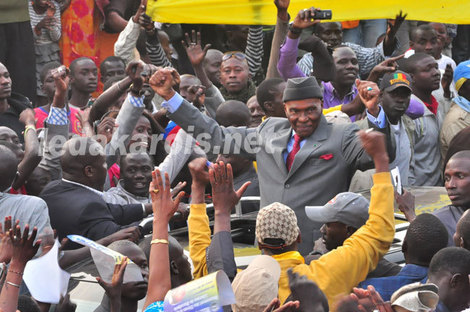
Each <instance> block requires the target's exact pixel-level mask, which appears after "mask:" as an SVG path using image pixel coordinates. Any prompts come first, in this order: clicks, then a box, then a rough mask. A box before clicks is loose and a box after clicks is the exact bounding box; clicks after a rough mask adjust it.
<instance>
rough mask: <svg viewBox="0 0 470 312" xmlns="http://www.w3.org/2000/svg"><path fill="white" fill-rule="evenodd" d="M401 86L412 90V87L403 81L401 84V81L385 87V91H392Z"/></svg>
mask: <svg viewBox="0 0 470 312" xmlns="http://www.w3.org/2000/svg"><path fill="white" fill-rule="evenodd" d="M400 87H403V88H407V89H408V90H410V92H412V90H411V87H410V86H409V85H407V84H405V83H403V84H401V83H397V84H394V85H393V86H389V87H387V88H385V89H384V91H386V92H391V91H393V90H395V89H398V88H400Z"/></svg>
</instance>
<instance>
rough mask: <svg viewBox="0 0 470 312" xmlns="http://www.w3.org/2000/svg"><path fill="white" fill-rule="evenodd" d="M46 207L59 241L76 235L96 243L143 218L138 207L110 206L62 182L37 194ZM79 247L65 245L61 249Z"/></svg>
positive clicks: (90, 193) (77, 186) (78, 187)
mask: <svg viewBox="0 0 470 312" xmlns="http://www.w3.org/2000/svg"><path fill="white" fill-rule="evenodd" d="M39 197H41V198H42V199H43V200H44V201H45V202H46V203H47V206H48V208H49V217H50V220H51V226H52V228H53V229H56V230H57V234H58V236H59V239H60V240H62V239H63V238H64V237H66V236H67V235H69V234H78V235H82V236H85V237H87V238H89V239H91V240H98V239H100V238H103V237H105V236H108V235H110V234H113V233H115V232H117V231H119V230H121V229H123V228H126V227H128V226H133V225H138V222H139V221H140V220H141V219H142V218H143V217H144V212H143V209H142V205H141V204H137V205H114V204H108V203H106V202H105V201H104V200H103V199H102V197H101V196H100V195H99V194H97V193H95V192H93V191H91V190H89V189H87V188H85V187H82V186H79V185H75V184H72V183H69V182H65V181H63V180H56V181H52V182H50V183H49V184H48V185H46V187H45V188H44V190H43V191H42V192H41V194H40V195H39ZM78 247H80V246H79V245H77V244H74V243H68V244H67V245H66V248H65V249H75V248H78Z"/></svg>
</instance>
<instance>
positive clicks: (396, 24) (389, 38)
mask: <svg viewBox="0 0 470 312" xmlns="http://www.w3.org/2000/svg"><path fill="white" fill-rule="evenodd" d="M407 16H408V14H404V15H403V12H402V11H400V13H398V14H397V15H396V17H395V20H392V21H389V26H388V29H387V33H386V35H385V39H384V43H383V49H384V54H385V55H391V54H392V53H393V50H394V46H395V44H394V43H395V35H396V34H397V31H398V29H399V28H400V26H401V24H403V22H404V21H405V18H406V17H407Z"/></svg>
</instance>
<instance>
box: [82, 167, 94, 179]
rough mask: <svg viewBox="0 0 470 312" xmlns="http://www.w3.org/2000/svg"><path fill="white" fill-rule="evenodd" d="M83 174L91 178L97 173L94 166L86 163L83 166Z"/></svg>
mask: <svg viewBox="0 0 470 312" xmlns="http://www.w3.org/2000/svg"><path fill="white" fill-rule="evenodd" d="M83 174H84V175H85V177H87V178H91V177H92V176H93V175H94V174H95V168H93V166H91V165H86V166H85V167H84V168H83Z"/></svg>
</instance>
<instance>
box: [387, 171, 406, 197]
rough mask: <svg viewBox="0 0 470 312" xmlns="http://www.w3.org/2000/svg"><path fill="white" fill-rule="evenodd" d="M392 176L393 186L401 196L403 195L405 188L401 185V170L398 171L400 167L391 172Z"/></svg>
mask: <svg viewBox="0 0 470 312" xmlns="http://www.w3.org/2000/svg"><path fill="white" fill-rule="evenodd" d="M390 174H391V175H392V181H393V185H394V186H395V188H396V190H397V193H398V194H400V195H401V194H402V193H403V187H402V185H401V177H400V170H398V167H395V168H393V169H392V170H391V171H390Z"/></svg>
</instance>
